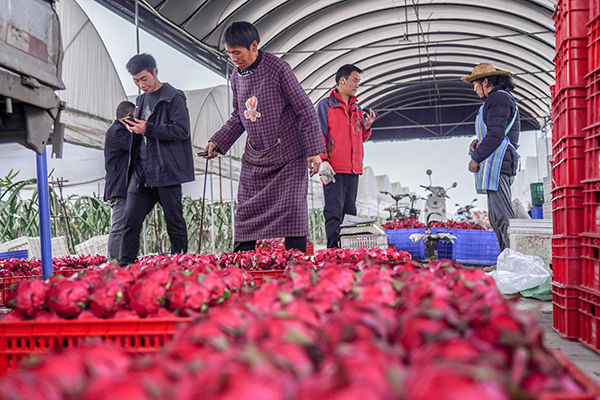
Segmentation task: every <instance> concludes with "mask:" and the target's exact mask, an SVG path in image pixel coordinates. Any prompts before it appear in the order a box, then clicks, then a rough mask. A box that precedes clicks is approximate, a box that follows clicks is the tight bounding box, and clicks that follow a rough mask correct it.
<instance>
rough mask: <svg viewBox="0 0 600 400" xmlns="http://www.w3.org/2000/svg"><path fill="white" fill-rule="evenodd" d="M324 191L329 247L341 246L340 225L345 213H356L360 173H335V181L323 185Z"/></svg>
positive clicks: (324, 210) (324, 209)
mask: <svg viewBox="0 0 600 400" xmlns="http://www.w3.org/2000/svg"><path fill="white" fill-rule="evenodd" d="M323 192H324V194H325V207H324V208H323V215H324V216H325V232H326V233H327V248H332V247H340V231H341V228H340V225H341V224H342V221H343V220H344V214H350V215H356V195H357V193H358V175H355V174H335V182H331V183H330V184H328V185H325V186H323Z"/></svg>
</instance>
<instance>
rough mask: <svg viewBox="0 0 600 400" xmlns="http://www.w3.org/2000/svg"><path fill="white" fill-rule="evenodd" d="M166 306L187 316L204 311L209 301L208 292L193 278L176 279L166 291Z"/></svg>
mask: <svg viewBox="0 0 600 400" xmlns="http://www.w3.org/2000/svg"><path fill="white" fill-rule="evenodd" d="M166 295H167V300H168V302H167V307H168V308H169V309H170V310H173V311H177V312H178V313H179V314H180V315H183V316H188V315H191V314H193V313H194V312H200V311H204V310H205V309H206V307H207V306H208V302H209V301H210V293H209V292H208V289H206V288H205V287H204V285H202V284H200V283H199V282H198V281H197V280H195V279H179V280H176V281H175V283H173V284H172V285H171V286H169V289H168V290H167V292H166Z"/></svg>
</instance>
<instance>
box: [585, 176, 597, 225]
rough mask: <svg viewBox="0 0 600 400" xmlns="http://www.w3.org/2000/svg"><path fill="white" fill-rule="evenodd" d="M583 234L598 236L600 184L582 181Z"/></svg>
mask: <svg viewBox="0 0 600 400" xmlns="http://www.w3.org/2000/svg"><path fill="white" fill-rule="evenodd" d="M583 212H584V215H585V218H584V221H583V222H584V223H583V232H587V233H596V234H600V182H598V181H596V182H591V181H584V189H583Z"/></svg>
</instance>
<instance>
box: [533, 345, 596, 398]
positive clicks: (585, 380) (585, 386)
mask: <svg viewBox="0 0 600 400" xmlns="http://www.w3.org/2000/svg"><path fill="white" fill-rule="evenodd" d="M552 354H554V357H556V359H557V360H558V362H560V364H561V365H562V366H563V367H564V368H565V369H566V371H567V374H568V375H569V376H570V377H571V379H573V380H574V381H575V383H577V385H579V387H580V389H581V393H577V394H574V393H568V394H565V393H546V394H542V395H541V396H540V400H596V399H597V398H598V396H600V387H599V386H598V384H597V383H596V382H594V381H593V380H592V379H591V378H589V377H588V376H587V375H586V374H585V373H584V372H583V371H581V370H580V369H579V368H577V366H576V365H575V364H573V363H572V362H571V361H570V360H569V359H568V358H567V357H566V356H565V355H564V354H563V353H562V352H561V351H560V350H552Z"/></svg>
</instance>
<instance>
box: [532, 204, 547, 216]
mask: <svg viewBox="0 0 600 400" xmlns="http://www.w3.org/2000/svg"><path fill="white" fill-rule="evenodd" d="M531 219H544V206H532V207H531Z"/></svg>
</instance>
